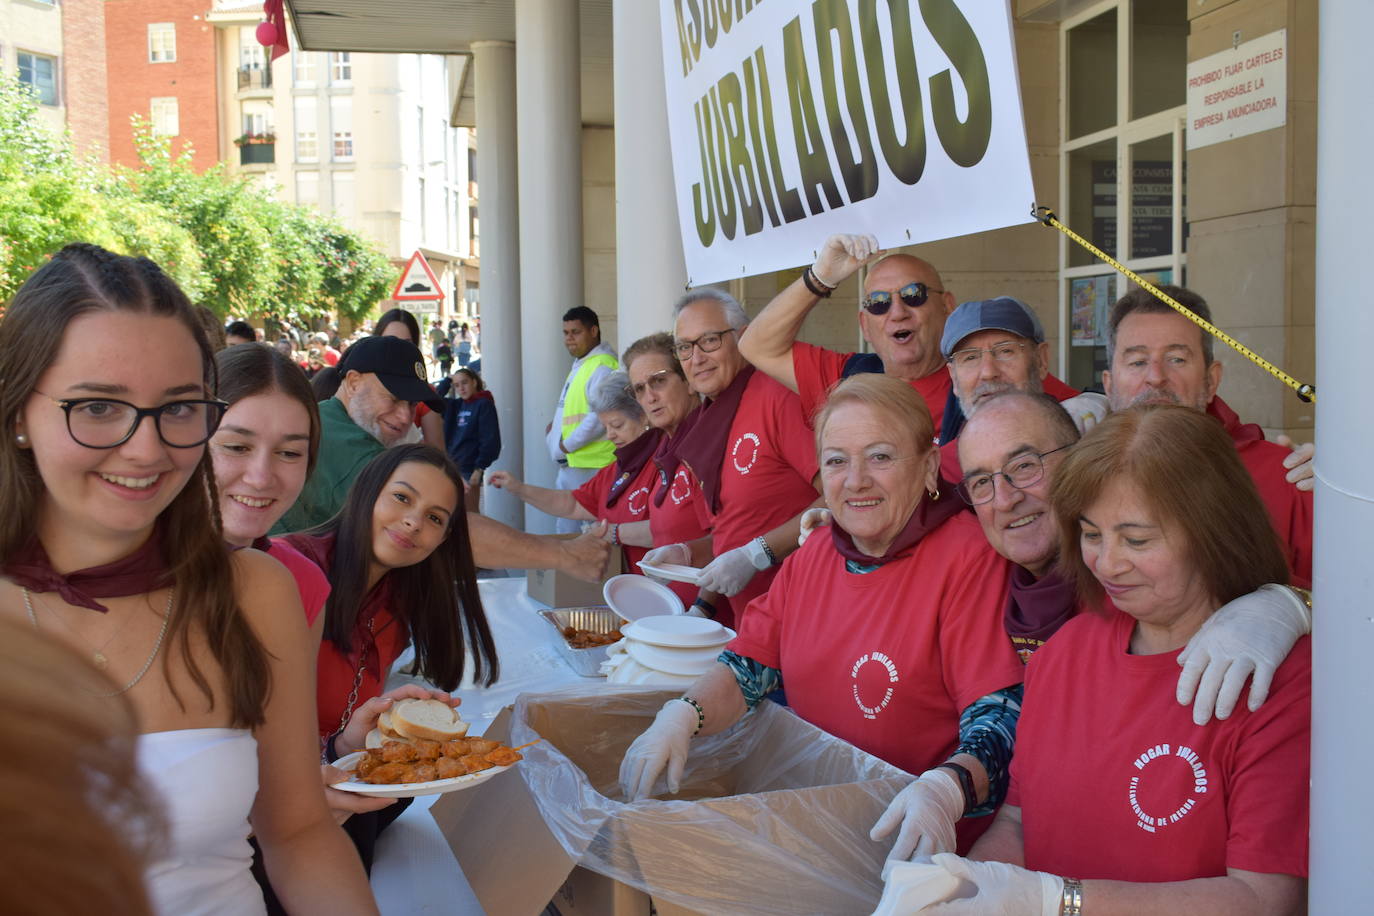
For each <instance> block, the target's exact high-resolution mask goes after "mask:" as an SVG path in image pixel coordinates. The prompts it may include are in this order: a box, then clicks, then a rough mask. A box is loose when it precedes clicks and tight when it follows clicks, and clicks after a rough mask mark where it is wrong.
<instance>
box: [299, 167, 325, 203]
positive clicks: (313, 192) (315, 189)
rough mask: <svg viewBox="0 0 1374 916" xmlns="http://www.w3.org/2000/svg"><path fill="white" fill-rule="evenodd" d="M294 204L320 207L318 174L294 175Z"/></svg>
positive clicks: (300, 173) (301, 173) (302, 173)
mask: <svg viewBox="0 0 1374 916" xmlns="http://www.w3.org/2000/svg"><path fill="white" fill-rule="evenodd" d="M296 203H298V204H300V205H301V206H303V207H318V206H319V205H320V173H319V172H297V173H296Z"/></svg>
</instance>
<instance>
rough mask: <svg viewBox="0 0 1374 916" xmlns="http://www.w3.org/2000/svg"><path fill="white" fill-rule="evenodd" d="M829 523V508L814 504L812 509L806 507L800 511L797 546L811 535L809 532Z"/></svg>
mask: <svg viewBox="0 0 1374 916" xmlns="http://www.w3.org/2000/svg"><path fill="white" fill-rule="evenodd" d="M828 524H830V510H829V509H826V508H825V507H823V506H816V507H815V508H814V509H807V510H806V511H805V512H803V513H802V517H801V531H799V532H798V533H797V546H798V547H800V546H801V545H803V544H805V543H806V539H807V538H809V537H811V532H813V531H815V530H816V529H817V528H823V527H825V526H826V525H828Z"/></svg>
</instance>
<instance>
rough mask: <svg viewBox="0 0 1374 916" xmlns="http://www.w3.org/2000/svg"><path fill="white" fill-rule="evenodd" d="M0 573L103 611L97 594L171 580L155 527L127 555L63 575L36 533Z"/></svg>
mask: <svg viewBox="0 0 1374 916" xmlns="http://www.w3.org/2000/svg"><path fill="white" fill-rule="evenodd" d="M0 573H2V574H4V575H5V576H7V577H9V578H10V579H12V580H14V582H15V584H17V585H19V586H21V587H23V588H27V589H28V590H29V591H31V592H37V593H39V594H42V593H44V592H57V594H58V595H60V596H61V597H62V600H63V601H65V602H67V603H68V604H70V605H72V606H74V607H85V608H90V609H91V610H93V611H99V612H100V613H102V614H103V613H105V612H106V611H108V610H109V608H107V607H105V605H103V604H101V603H100V602H99V601H96V600H95V599H97V598H123V597H125V596H126V595H143V594H146V593H148V592H151V591H155V590H157V589H159V588H163V587H165V586H166V585H168V584H169V583H170V581H171V567H169V566H168V565H167V559H166V558H165V557H164V556H163V555H162V537H161V532H160V531H159V529H158V528H156V527H154V528H153V533H152V534H150V535H149V536H148V540H146V541H144V542H143V544H142V546H140V547H139V548H138V549H137V550H135V551H134V552H133V553H131V554H129V555H128V556H127V557H122V558H120V559H118V560H115V561H114V562H113V563H106V564H105V565H104V566H92V567H90V568H89V569H78V570H76V571H75V572H70V573H67V574H66V575H65V576H64V575H62V574H61V573H59V572H57V570H55V569H53V568H52V561H51V560H49V559H48V552H47V551H46V550H45V549H43V543H42V542H41V541H39V540H38V538H37V537H35V538H34V539H33V540H31V541H29V543H28V544H26V545H24V547H23V548H21V549H20V550H19V551H18V552H16V553H15V554H14V555H13V556H11V557H9V558H8V559H7V560H5V562H4V564H3V565H0Z"/></svg>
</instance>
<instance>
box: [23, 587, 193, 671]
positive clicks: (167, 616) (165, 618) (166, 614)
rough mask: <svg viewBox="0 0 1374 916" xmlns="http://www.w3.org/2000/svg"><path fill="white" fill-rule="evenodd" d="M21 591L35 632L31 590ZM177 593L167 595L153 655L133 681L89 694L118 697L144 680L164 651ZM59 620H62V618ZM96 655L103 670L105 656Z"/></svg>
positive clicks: (36, 618)
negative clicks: (117, 687) (101, 660)
mask: <svg viewBox="0 0 1374 916" xmlns="http://www.w3.org/2000/svg"><path fill="white" fill-rule="evenodd" d="M20 591H21V592H23V594H24V608H25V610H27V611H28V612H29V623H30V624H32V625H33V628H34V629H35V630H37V629H38V615H37V614H35V613H34V612H33V602H31V601H30V600H29V590H28V589H27V588H23V587H21V588H20ZM176 593H177V592H176V589H175V588H173V589H172V590H171V591H169V592H168V593H167V608H166V610H164V611H163V613H162V629H161V630H160V631H159V632H158V634H157V642H155V643H153V651H152V654H150V655H149V656H148V660H147V661H145V662H144V663H143V667H142V668H139V669H138V673H137V674H135V675H134V676H133V678H132V679H130V681H129V683H127V684H125V685H124V686H123V687H120V688H119V689H118V690H111V691H108V692H102V691H86V692H87V693H90V694H91V695H92V696H97V697H117V696H119V695H120V694H121V693H128V692H129V691H130V690H131V689H133V686H134V685H135V684H137V683H138V682H139V681H141V680H143V675H145V674H147V673H148V669H149V668H151V667H152V666H153V659H155V658H157V653H158V652H159V651H160V650H161V649H162V641H163V639H165V638H166V636H167V626H168V624H170V623H171V621H172V603H173V601H175V599H176ZM58 619H59V620H61V618H60V617H59V618H58ZM63 623H66V621H63ZM67 629H69V630H70V629H71V627H70V626H68V627H67ZM120 629H123V627H121V628H120ZM73 632H75V631H73ZM110 639H111V640H113V639H114V637H110ZM109 644H110V641H109V640H107V641H106V642H105V645H106V646H108V645H109ZM101 648H102V649H103V648H104V646H101ZM95 654H96V655H97V656H98V657H99V658H98V659H97V660H96V664H97V665H100V666H101V667H102V668H103V667H104V666H103V665H102V664H101V662H100V660H99V659H104V656H103V655H101V653H100V651H99V650H97V651H96V653H95ZM106 661H107V662H108V659H106Z"/></svg>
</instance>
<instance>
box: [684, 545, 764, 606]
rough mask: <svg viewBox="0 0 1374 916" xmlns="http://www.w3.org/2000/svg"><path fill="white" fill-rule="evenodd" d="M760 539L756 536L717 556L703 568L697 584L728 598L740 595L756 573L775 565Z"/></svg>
mask: <svg viewBox="0 0 1374 916" xmlns="http://www.w3.org/2000/svg"><path fill="white" fill-rule="evenodd" d="M759 541H760V538H754V539H753V540H752V541H750V542H749V543H748V544H745V545H744V546H743V547H736V548H735V549H734V550H727V551H725V553H723V554H721V555H720V556H718V557H716V558H715V559H714V560H712V561H711V562H710V563H708V564H707V565H706V566H705V567H704V568H703V569H702V571H701V576H700V578H698V579H697V584H698V585H700V586H701V587H702V588H704V589H706V590H707V591H710V592H716V593H717V594H721V595H725V596H726V597H727V598H733V597H734V596H735V595H738V594H739V593H740V592H741V591H742V590H743V589H744V587H745V586H746V585H748V584H749V580H750V579H752V578H754V573H756V572H760V571H762V570H765V569H768V568H769V567H770V566H772V565H773V561H772V560H770V559H768V554H767V553H766V552H765V551H764V549H763V545H762V544H760V543H759Z"/></svg>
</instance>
